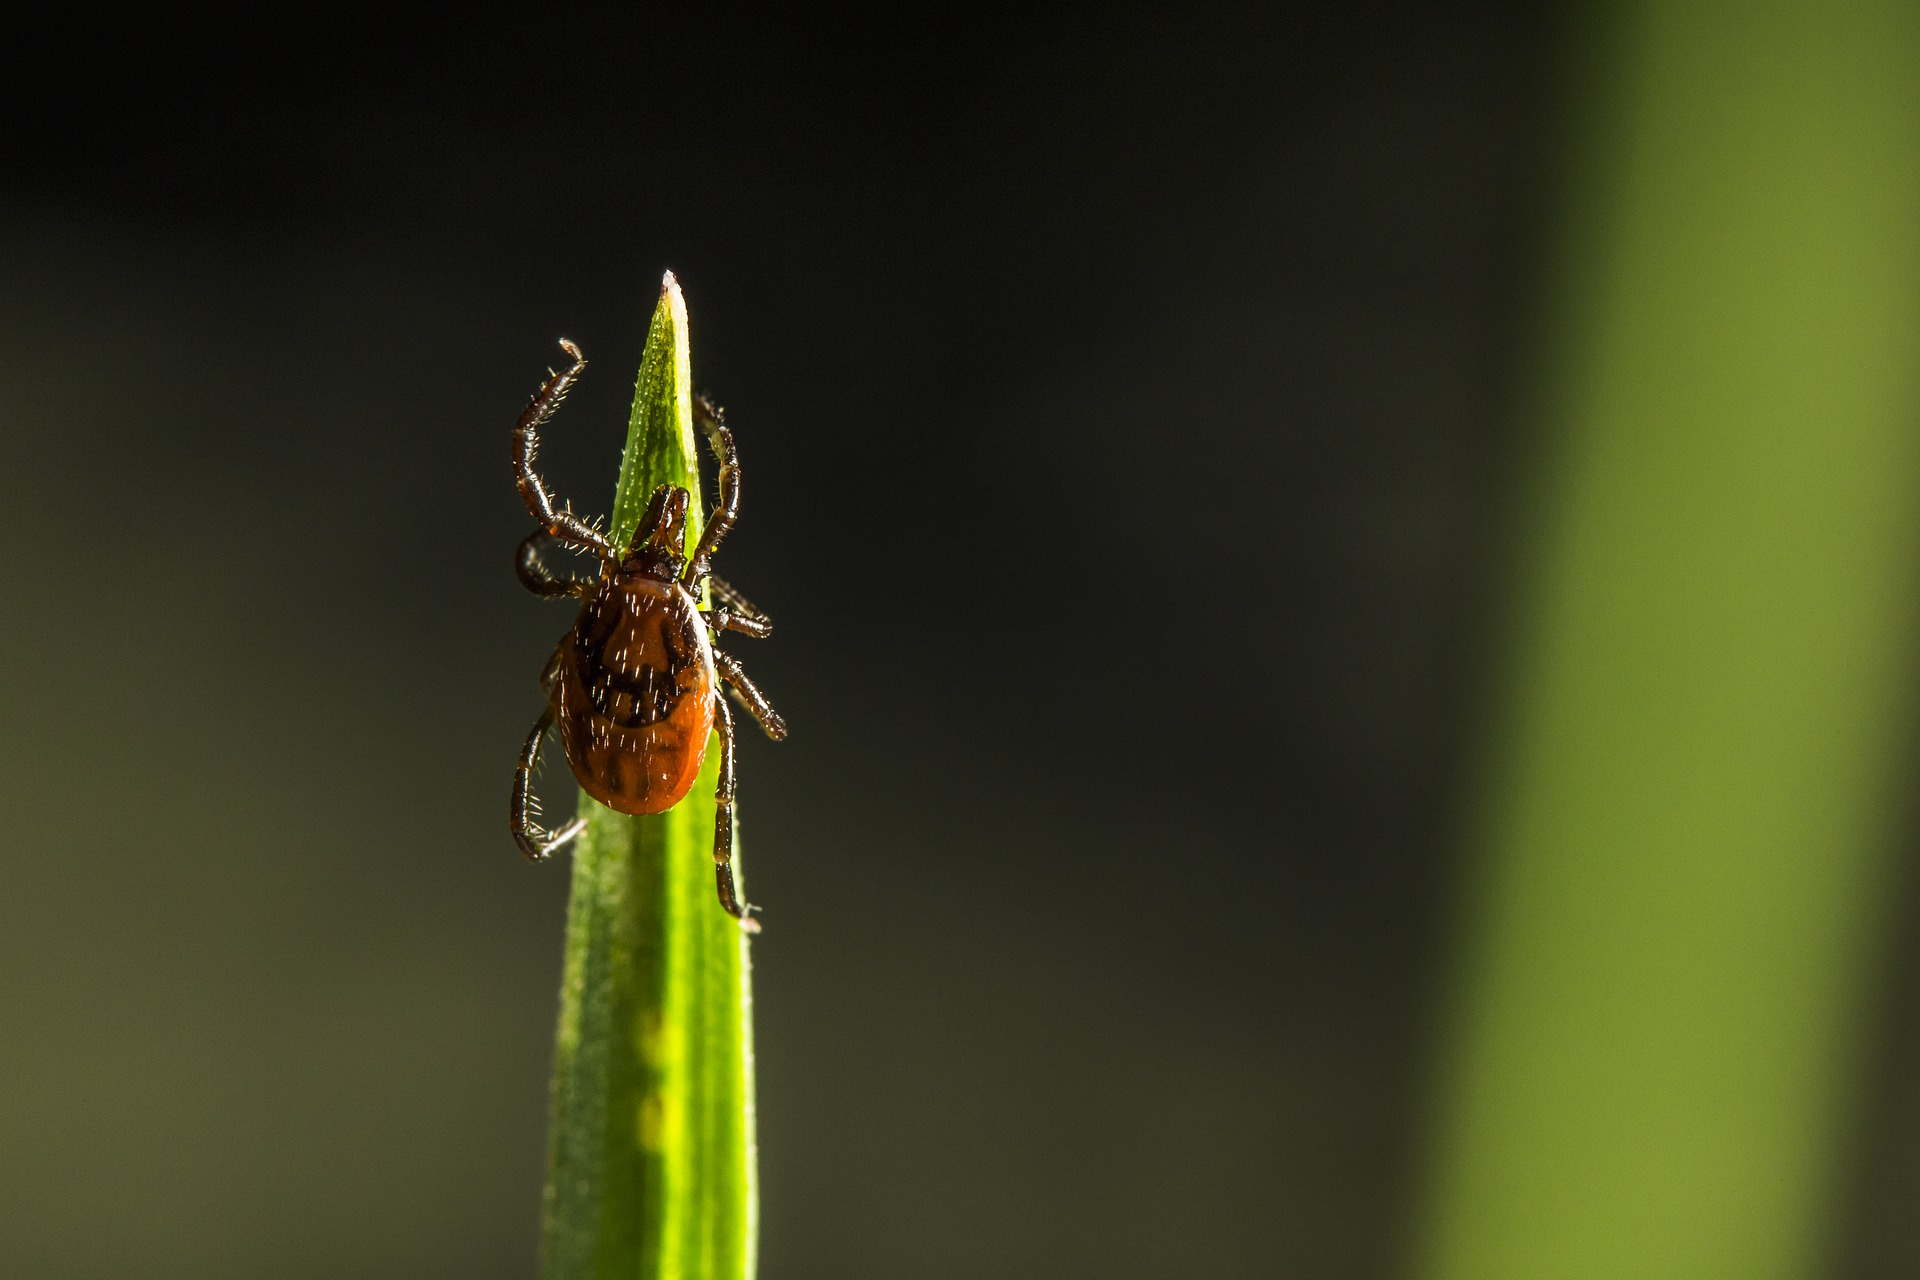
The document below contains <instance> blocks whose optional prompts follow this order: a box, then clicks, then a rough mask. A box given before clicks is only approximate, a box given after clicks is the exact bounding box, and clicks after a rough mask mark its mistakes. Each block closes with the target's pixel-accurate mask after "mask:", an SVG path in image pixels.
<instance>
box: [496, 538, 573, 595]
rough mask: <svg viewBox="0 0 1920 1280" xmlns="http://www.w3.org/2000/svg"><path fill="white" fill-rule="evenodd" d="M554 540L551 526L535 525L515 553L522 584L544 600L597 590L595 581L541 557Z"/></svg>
mask: <svg viewBox="0 0 1920 1280" xmlns="http://www.w3.org/2000/svg"><path fill="white" fill-rule="evenodd" d="M554 540H555V539H554V536H553V534H551V533H549V532H548V531H547V530H545V529H535V530H534V531H533V532H532V533H530V534H528V535H527V536H526V538H525V540H523V541H522V542H521V543H520V549H519V550H518V551H516V552H514V553H513V572H514V574H515V576H517V577H518V578H519V579H520V585H521V586H523V587H525V588H526V589H527V590H529V591H531V592H533V594H535V595H537V596H539V597H540V598H541V599H542V600H558V599H560V598H562V597H563V596H585V595H587V594H588V593H590V592H591V591H592V590H593V583H592V582H591V581H589V580H588V579H586V578H575V577H572V576H570V575H567V574H559V573H555V572H554V571H553V570H551V569H549V568H548V567H547V562H546V561H545V560H544V559H542V558H541V555H540V552H541V550H542V549H543V548H545V547H546V545H547V544H548V543H549V542H553V541H554Z"/></svg>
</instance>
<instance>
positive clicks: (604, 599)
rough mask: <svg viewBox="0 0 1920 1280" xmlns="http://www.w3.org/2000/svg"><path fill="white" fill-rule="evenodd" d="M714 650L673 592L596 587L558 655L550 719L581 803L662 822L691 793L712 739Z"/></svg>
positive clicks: (632, 583)
mask: <svg viewBox="0 0 1920 1280" xmlns="http://www.w3.org/2000/svg"><path fill="white" fill-rule="evenodd" d="M718 683H719V682H718V680H717V679H716V678H715V676H714V671H713V646H712V645H710V644H709V643H708V642H707V628H706V625H705V624H704V623H703V622H702V621H701V619H700V612H699V610H698V609H697V608H696V607H695V605H694V602H693V597H692V596H690V595H688V594H687V593H686V591H685V590H683V589H682V588H681V587H680V585H679V584H678V583H676V582H660V581H658V580H656V579H653V578H648V577H643V576H635V577H623V576H621V575H613V576H609V577H607V578H604V579H602V580H601V582H600V584H599V586H598V587H596V588H595V590H594V593H593V595H591V596H589V597H588V598H587V603H586V607H585V608H583V609H581V610H580V620H579V621H578V622H576V623H574V625H573V630H572V631H570V632H568V633H567V637H566V640H565V641H563V642H562V644H561V647H560V670H559V678H558V679H557V680H555V681H554V688H553V695H552V697H553V714H554V719H555V721H556V722H557V723H558V724H559V726H560V742H561V745H562V746H564V747H565V748H566V750H567V763H568V764H570V765H572V766H573V776H574V777H576V778H578V779H579V780H580V785H581V787H583V788H584V789H585V790H586V793H587V794H588V795H590V796H592V797H593V798H594V799H595V800H598V801H599V802H600V803H601V804H604V805H606V806H607V807H608V808H609V809H618V810H619V811H620V812H621V813H665V812H666V811H667V810H668V809H671V808H672V807H673V806H674V805H676V804H679V803H680V801H681V800H682V799H683V798H684V797H685V796H686V794H687V792H688V791H690V790H692V788H693V780H694V778H695V776H696V775H698V774H699V772H700V764H701V761H702V760H703V759H704V758H705V756H706V752H707V738H708V736H709V735H711V734H712V732H713V694H714V689H715V687H716V686H717V684H718Z"/></svg>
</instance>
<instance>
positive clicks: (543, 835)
mask: <svg viewBox="0 0 1920 1280" xmlns="http://www.w3.org/2000/svg"><path fill="white" fill-rule="evenodd" d="M552 727H553V708H552V707H548V708H547V709H546V710H545V711H542V712H541V713H540V719H539V720H537V721H535V722H534V726H533V732H532V733H529V734H528V735H527V741H526V745H525V746H523V747H521V748H520V760H519V763H518V764H517V765H515V766H514V770H513V797H512V799H511V800H510V801H509V803H508V806H507V808H508V812H507V826H508V827H509V828H510V829H511V830H512V832H513V842H514V843H515V844H517V845H519V846H520V852H522V853H524V854H526V855H527V861H529V862H544V861H545V860H546V859H547V858H549V857H551V856H552V854H553V851H554V850H555V849H558V848H559V847H560V846H561V845H563V844H565V843H566V842H567V841H569V840H571V839H573V838H574V837H575V836H577V835H579V834H580V833H581V831H583V830H585V829H586V825H587V820H586V819H585V818H575V819H574V820H573V821H572V822H569V823H568V824H567V825H566V826H564V827H562V828H560V830H558V831H554V832H547V831H545V830H542V829H541V827H540V824H539V823H537V822H535V821H534V814H535V813H536V812H538V809H539V802H538V801H537V800H535V799H534V796H533V772H534V770H535V769H538V768H539V767H540V744H541V742H542V741H543V740H544V739H545V738H546V736H547V730H548V729H551V728H552Z"/></svg>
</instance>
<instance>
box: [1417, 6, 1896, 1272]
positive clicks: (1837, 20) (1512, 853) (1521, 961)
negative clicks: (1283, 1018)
mask: <svg viewBox="0 0 1920 1280" xmlns="http://www.w3.org/2000/svg"><path fill="white" fill-rule="evenodd" d="M1612 9H1613V10H1614V13H1615V17H1616V19H1617V20H1618V23H1619V27H1620V30H1619V31H1618V32H1614V33H1611V35H1612V38H1611V39H1610V40H1609V42H1608V44H1607V45H1606V50H1607V57H1606V59H1605V64H1606V66H1607V68H1608V69H1607V71H1606V81H1605V83H1606V88H1607V92H1606V93H1605V94H1604V95H1603V96H1602V98H1601V99H1600V102H1601V103H1602V105H1601V106H1600V107H1599V109H1598V110H1597V111H1596V112H1595V114H1594V118H1593V120H1592V126H1593V128H1592V135H1591V136H1590V137H1589V138H1588V139H1586V146H1587V147H1588V148H1589V151H1588V161H1587V163H1588V164H1589V165H1590V166H1591V173H1590V175H1588V176H1587V178H1586V180H1585V181H1584V182H1583V183H1582V187H1583V190H1582V192H1581V194H1582V196H1583V197H1584V198H1583V199H1582V200H1581V201H1580V202H1579V203H1578V204H1577V205H1576V206H1575V211H1576V217H1575V219H1574V225H1573V226H1572V227H1571V228H1570V231H1571V234H1568V235H1567V236H1566V238H1565V240H1564V241H1563V245H1562V249H1561V255H1562V260H1561V264H1560V265H1561V270H1562V286H1561V300H1560V309H1559V314H1558V315H1557V316H1556V317H1555V322H1556V323H1555V327H1556V329H1557V330H1558V333H1557V337H1556V345H1557V347H1558V348H1559V350H1558V352H1557V353H1556V355H1557V358H1556V359H1555V361H1554V363H1555V365H1556V366H1557V367H1556V368H1555V369H1554V371H1553V372H1554V375H1555V376H1554V378H1553V381H1552V384H1551V385H1549V386H1547V387H1545V388H1544V389H1543V390H1544V399H1545V404H1544V406H1543V407H1544V408H1545V409H1546V411H1547V413H1548V414H1549V415H1550V416H1551V417H1552V418H1553V419H1554V420H1555V424H1556V425H1557V426H1558V428H1559V429H1560V430H1561V431H1562V432H1563V441H1562V443H1561V445H1560V448H1561V450H1562V453H1561V456H1560V457H1559V458H1557V459H1555V461H1556V463H1557V464H1558V466H1557V472H1558V474H1556V475H1555V476H1554V477H1553V485H1552V490H1553V492H1552V494H1551V497H1550V503H1549V506H1548V510H1547V511H1546V512H1545V513H1544V514H1545V515H1546V516H1547V519H1546V522H1545V527H1544V528H1543V529H1542V537H1541V539H1540V543H1539V559H1538V564H1537V575H1536V580H1535V582H1534V583H1533V584H1532V586H1531V589H1530V591H1529V597H1530V598H1529V600H1528V602H1527V617H1526V622H1525V632H1524V636H1523V644H1522V650H1521V654H1520V658H1521V660H1520V662H1519V664H1518V670H1517V677H1518V678H1517V681H1516V688H1515V691H1514V692H1515V697H1514V709H1513V712H1512V723H1511V725H1510V726H1509V728H1508V732H1507V733H1506V735H1505V736H1506V737H1507V744H1506V746H1505V747H1504V749H1503V759H1502V760H1501V762H1500V768H1499V771H1498V778H1497V782H1498V787H1497V790H1496V791H1495V793H1494V795H1493V796H1492V798H1491V802H1490V804H1489V812H1488V825H1487V828H1486V830H1485V831H1483V832H1482V833H1481V834H1482V838H1483V840H1484V842H1485V853H1486V861H1485V865H1484V867H1483V868H1482V870H1481V874H1480V878H1479V880H1478V882H1477V883H1476V884H1474V885H1473V886H1472V887H1473V890H1474V892H1473V895H1472V900H1471V901H1470V902H1469V904H1468V905H1469V908H1470V913H1471V928H1472V932H1473V938H1472V943H1471V951H1470V954H1469V957H1468V962H1467V964H1466V965H1465V966H1464V973H1463V978H1464V982H1463V984H1462V991H1461V995H1460V998H1459V1006H1458V1009H1457V1011H1456V1017H1457V1026H1456V1028H1455V1029H1454V1033H1453V1034H1454V1036H1455V1045H1454V1047H1453V1051H1452V1058H1453V1061H1452V1064H1451V1070H1450V1072H1449V1076H1450V1079H1449V1080H1448V1082H1447V1085H1446V1086H1445V1088H1446V1092H1445V1095H1444V1097H1443V1098H1442V1100H1441V1101H1442V1105H1441V1108H1440V1113H1441V1114H1440V1129H1439V1143H1438V1151H1437V1159H1436V1163H1435V1168H1434V1171H1433V1173H1434V1177H1433V1187H1432V1190H1431V1193H1430V1201H1429V1204H1428V1206H1427V1217H1426V1222H1425V1224H1424V1236H1425V1239H1424V1241H1423V1243H1422V1246H1421V1249H1420V1254H1419V1257H1418V1260H1417V1264H1416V1266H1415V1267H1414V1268H1413V1274H1415V1275H1416V1276H1419V1277H1423V1278H1424V1280H1539V1278H1540V1277H1554V1278H1555V1280H1585V1278H1588V1277H1591V1278H1594V1280H1599V1278H1601V1277H1607V1278H1613V1277H1619V1278H1621V1280H1626V1278H1628V1277H1631V1278H1632V1280H1666V1278H1671V1280H1717V1278H1721V1277H1725V1278H1726V1280H1734V1278H1735V1277H1737V1278H1739V1280H1786V1278H1787V1277H1795V1276H1807V1275H1812V1274H1818V1273H1819V1272H1820V1263H1821V1253H1822V1250H1823V1247H1824V1245H1825V1243H1826V1239H1827V1234H1828V1232H1829V1230H1830V1228H1831V1226H1832V1225H1833V1222H1834V1214H1835V1209H1836V1208H1837V1199H1838V1193H1837V1188H1836V1183H1837V1181H1838V1179H1837V1177H1836V1174H1837V1170H1838V1159H1839V1154H1840V1151H1841V1149H1842V1134H1843V1132H1844V1126H1845V1123H1846V1120H1847V1113H1848V1107H1847V1103H1846V1095H1847V1090H1848V1084H1849V1078H1850V1075H1851V1071H1850V1066H1851V1063H1850V1059H1851V1057H1852V1054H1853V1047H1854V1041H1855V1039H1856V1038H1857V1036H1858V1035H1859V1029H1860V1027H1859V1024H1860V1019H1859V1014H1860V1011H1861V999H1860V996H1861V988H1862V985H1863V980H1864V979H1865V977H1866V975H1867V973H1868V971H1869V962H1870V960H1871V958H1872V955H1873V948H1874V942H1875V934H1876V932H1877V928H1876V926H1877V924H1878V921H1877V920H1876V899H1877V897H1878V896H1879V891H1880V888H1881V886H1882V884H1883V883H1884V879H1885V876H1886V872H1887V867H1888V861H1889V859H1888V854H1889V852H1890V850H1889V845H1890V843H1891V842H1890V839H1889V836H1890V831H1889V828H1890V826H1891V824H1892V822H1893V821H1894V811H1893V800H1894V794H1893V788H1892V786H1891V785H1890V784H1891V783H1892V782H1893V780H1894V778H1895V776H1896V769H1897V765H1896V760H1895V757H1896V755H1897V751H1898V743H1899V740H1900V737H1901V735H1902V731H1903V730H1904V729H1905V727H1906V726H1905V723H1904V721H1905V718H1906V708H1907V706H1908V702H1909V699H1908V694H1909V691H1910V690H1909V686H1910V684H1911V680H1910V671H1909V667H1910V665H1911V663H1912V655H1913V649H1912V643H1911V638H1912V636H1913V634H1914V629H1913V621H1914V618H1913V613H1914V610H1913V608H1912V603H1911V601H1912V596H1913V591H1914V587H1913V583H1914V573H1913V569H1914V566H1915V559H1916V557H1915V535H1916V527H1915V526H1916V519H1915V516H1916V504H1915V497H1916V484H1915V477H1916V473H1917V470H1920V448H1917V447H1916V443H1917V442H1916V433H1915V429H1914V426H1915V421H1914V413H1915V408H1916V392H1917V391H1920V387H1917V386H1916V363H1915V352H1916V351H1920V305H1917V302H1920V289H1916V285H1920V252H1917V251H1920V93H1916V87H1917V86H1920V22H1917V21H1916V11H1915V10H1914V8H1913V6H1912V5H1911V4H1910V3H1906V2H1905V0H1847V2H1844V3H1835V2H1830V0H1785V2H1782V3H1775V4H1765V5H1748V4H1739V3H1729V2H1727V0H1696V2H1694V3H1679V4H1676V3H1665V4H1653V5H1639V4H1618V5H1614V6H1612Z"/></svg>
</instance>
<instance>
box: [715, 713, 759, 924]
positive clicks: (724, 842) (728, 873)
mask: <svg viewBox="0 0 1920 1280" xmlns="http://www.w3.org/2000/svg"><path fill="white" fill-rule="evenodd" d="M713 727H714V729H715V730H716V731H718V733H719V734H720V783H719V785H718V786H716V787H715V788H714V789H713V880H714V885H715V887H716V888H717V889H719V891H720V905H721V906H722V907H724V908H725V909H726V912H727V914H728V915H730V916H732V917H733V918H734V919H735V920H738V921H739V922H740V927H741V928H743V929H745V930H746V931H747V932H748V933H758V932H760V922H759V921H757V920H755V919H754V918H753V916H752V914H751V913H752V911H753V907H752V906H751V905H749V904H747V903H744V902H742V901H740V897H739V895H738V894H736V893H735V892H734V888H733V708H732V707H729V706H728V705H727V700H726V699H725V698H723V697H721V696H720V695H719V694H717V693H716V694H714V695H713Z"/></svg>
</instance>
